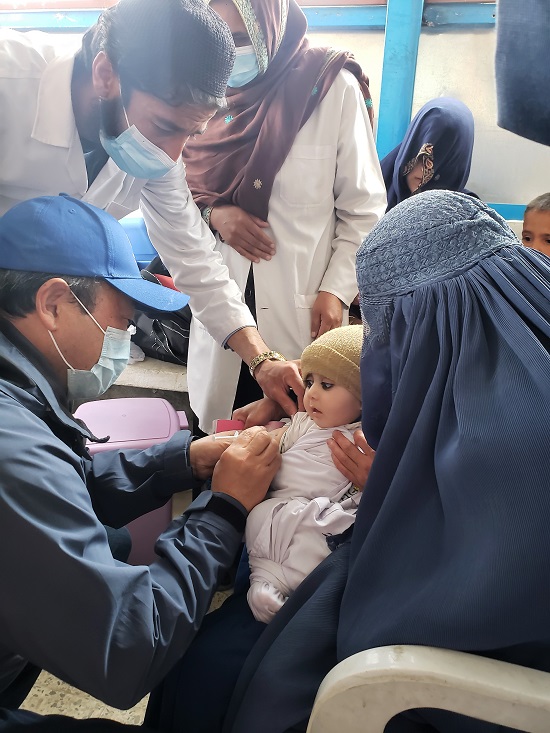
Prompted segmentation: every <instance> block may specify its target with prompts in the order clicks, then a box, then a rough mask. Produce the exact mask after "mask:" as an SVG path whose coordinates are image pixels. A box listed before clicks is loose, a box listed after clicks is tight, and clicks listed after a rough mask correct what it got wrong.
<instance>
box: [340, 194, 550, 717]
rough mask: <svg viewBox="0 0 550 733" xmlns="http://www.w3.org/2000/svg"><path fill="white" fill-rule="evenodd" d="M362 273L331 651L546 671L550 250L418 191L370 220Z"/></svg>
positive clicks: (455, 201)
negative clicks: (359, 424) (410, 647)
mask: <svg viewBox="0 0 550 733" xmlns="http://www.w3.org/2000/svg"><path fill="white" fill-rule="evenodd" d="M357 274H358V282H359V290H360V294H361V308H362V312H363V317H364V320H365V321H366V322H367V323H368V327H366V338H365V344H364V349H363V355H362V363H361V374H362V392H363V416H364V418H363V429H364V431H365V434H366V437H367V439H368V441H369V443H370V444H371V445H372V446H373V447H375V448H376V449H377V453H376V458H375V461H374V464H373V468H372V471H371V474H370V476H369V479H368V481H367V484H366V487H365V489H364V494H363V498H362V500H361V505H360V509H359V512H358V515H357V521H356V524H355V528H354V532H353V539H352V545H351V557H350V565H349V573H348V579H347V583H346V589H345V592H344V596H343V602H342V606H341V613H340V621H339V630H338V657H339V658H340V659H342V658H345V657H347V656H349V655H351V654H354V653H355V652H358V651H360V650H363V649H368V648H372V647H377V646H383V645H386V644H401V643H406V644H421V645H431V646H439V647H445V648H452V649H458V650H464V651H474V652H479V653H481V654H486V655H487V656H491V657H495V658H502V659H507V660H508V661H512V662H516V663H519V664H524V665H526V666H531V667H535V668H539V669H546V670H550V644H549V641H550V601H549V598H550V596H549V592H548V581H549V578H550V490H549V489H550V451H549V449H548V442H547V441H548V438H547V434H548V431H549V425H550V354H549V350H550V260H549V259H548V258H546V257H545V256H544V255H541V254H539V253H538V252H535V251H533V250H530V249H527V248H525V247H523V246H522V245H520V244H519V242H518V240H517V239H516V238H515V236H514V235H513V233H512V232H511V230H510V229H509V228H508V226H507V225H506V223H505V222H504V220H503V219H502V218H501V217H500V216H499V215H498V214H496V213H495V212H494V211H493V210H491V209H490V208H489V207H487V206H486V205H485V204H483V203H482V202H481V201H478V200H477V199H473V198H471V197H469V196H466V195H463V194H458V193H450V192H444V191H430V192H425V193H420V194H418V195H417V196H414V197H412V198H410V199H408V200H407V201H404V202H403V203H401V204H399V205H398V206H397V207H396V208H395V209H393V210H392V211H391V212H390V213H389V214H387V215H386V216H385V217H384V218H383V219H382V220H381V221H380V222H379V224H378V225H377V226H376V227H375V228H374V229H373V231H372V232H371V234H370V235H369V236H368V237H367V238H366V240H365V241H364V243H363V245H362V246H361V248H360V250H359V252H358V255H357ZM449 730H451V729H450V728H449ZM453 730H454V729H453ZM460 730H466V728H460ZM468 730H469V728H468ZM476 730H477V728H476Z"/></svg>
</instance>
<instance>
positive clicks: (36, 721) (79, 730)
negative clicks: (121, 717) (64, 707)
mask: <svg viewBox="0 0 550 733" xmlns="http://www.w3.org/2000/svg"><path fill="white" fill-rule="evenodd" d="M0 731H1V732H2V733H12V731H13V733H16V732H17V731H25V733H27V732H28V733H73V731H74V733H130V731H136V733H138V731H139V733H147V728H143V727H141V726H139V725H123V724H122V723H117V722H115V721H114V720H102V719H100V718H89V719H88V720H75V719H74V718H67V717H66V716H65V715H38V714H37V713H31V712H28V711H27V710H5V709H1V708H0Z"/></svg>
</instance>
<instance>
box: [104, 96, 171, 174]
mask: <svg viewBox="0 0 550 733" xmlns="http://www.w3.org/2000/svg"><path fill="white" fill-rule="evenodd" d="M122 111H123V112H124V116H125V117H126V124H127V125H128V128H127V129H126V130H124V132H121V133H120V135H118V136H117V137H108V136H107V135H105V133H104V132H103V130H100V131H99V139H100V141H101V144H102V145H103V149H104V150H105V152H106V153H107V154H108V156H109V157H110V158H112V159H113V160H114V162H115V163H116V164H117V165H118V167H119V168H120V170H121V171H124V172H125V173H128V175H130V176H134V178H145V179H147V180H149V179H155V178H162V176H165V175H166V174H167V173H168V172H169V171H171V170H172V168H174V166H175V165H176V164H177V161H175V160H172V158H171V157H170V156H169V155H167V154H166V153H165V152H164V150H161V149H160V148H158V147H157V146H156V145H155V144H154V143H152V142H151V141H150V140H149V139H148V138H146V137H145V135H142V134H141V132H140V131H139V130H138V129H137V127H136V126H135V125H130V123H129V122H128V115H127V114H126V110H125V109H124V105H123V106H122Z"/></svg>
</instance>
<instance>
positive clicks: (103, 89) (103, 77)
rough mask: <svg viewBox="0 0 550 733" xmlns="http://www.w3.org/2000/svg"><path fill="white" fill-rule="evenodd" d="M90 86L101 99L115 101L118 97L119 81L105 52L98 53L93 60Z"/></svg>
mask: <svg viewBox="0 0 550 733" xmlns="http://www.w3.org/2000/svg"><path fill="white" fill-rule="evenodd" d="M92 84H93V87H94V92H95V93H96V94H97V96H98V97H100V98H101V99H115V97H118V96H119V95H120V80H119V78H118V75H117V74H116V73H115V70H114V69H113V65H112V63H111V61H110V59H109V57H108V56H107V54H106V53H105V51H100V52H99V53H98V54H97V56H96V57H95V59H94V60H93V63H92Z"/></svg>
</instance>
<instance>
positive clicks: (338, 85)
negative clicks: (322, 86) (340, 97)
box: [331, 69, 361, 97]
mask: <svg viewBox="0 0 550 733" xmlns="http://www.w3.org/2000/svg"><path fill="white" fill-rule="evenodd" d="M331 88H333V89H335V90H336V91H339V92H340V93H341V94H344V93H345V92H346V90H348V89H350V90H353V92H355V93H356V94H357V96H358V97H360V96H361V87H360V86H359V82H358V81H357V77H356V76H354V75H353V74H352V73H351V71H348V70H347V69H340V71H339V72H338V74H337V75H336V79H335V80H334V81H333V82H332V87H331Z"/></svg>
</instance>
